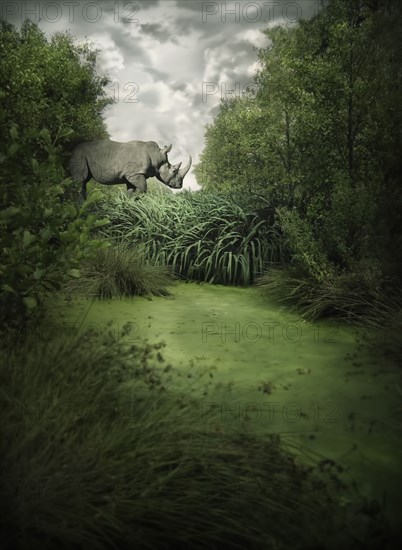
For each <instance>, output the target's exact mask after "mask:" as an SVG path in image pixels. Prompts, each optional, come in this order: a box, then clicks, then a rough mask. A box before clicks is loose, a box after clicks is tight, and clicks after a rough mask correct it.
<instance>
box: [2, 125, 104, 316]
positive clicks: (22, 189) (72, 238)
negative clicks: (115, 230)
mask: <svg viewBox="0 0 402 550" xmlns="http://www.w3.org/2000/svg"><path fill="white" fill-rule="evenodd" d="M69 132H70V129H69V128H64V127H61V128H60V130H59V132H58V139H60V138H61V137H62V136H64V135H66V134H68V133H69ZM8 138H9V143H8V146H7V148H6V150H5V152H4V153H2V154H1V157H0V163H1V167H2V170H1V175H0V184H1V195H2V204H3V208H2V210H1V211H0V247H1V249H2V258H1V264H0V274H1V294H0V310H1V312H2V313H1V317H0V325H1V324H5V323H16V324H21V323H22V324H23V323H24V322H25V321H24V320H26V319H27V317H28V316H29V315H30V314H31V313H34V312H35V311H37V312H39V311H40V308H39V307H38V306H41V305H42V304H43V303H44V299H45V297H46V295H47V293H48V292H50V291H52V290H54V289H59V288H60V287H61V285H62V284H63V282H66V281H68V280H69V279H70V278H71V277H76V276H78V271H77V268H78V267H79V264H80V262H81V260H82V259H83V258H85V257H87V256H88V255H90V254H91V253H92V252H93V251H94V250H96V249H97V248H99V247H102V246H104V245H103V243H101V242H100V241H98V240H96V239H94V238H93V232H94V230H95V229H96V228H98V227H100V226H102V225H105V224H106V223H107V222H108V221H107V219H98V217H97V216H95V215H93V214H88V213H87V208H88V206H89V205H90V204H91V203H92V202H93V201H95V200H96V199H97V194H96V193H92V195H91V196H90V197H89V198H88V200H87V201H86V203H85V204H84V205H83V206H82V207H80V208H77V207H76V206H75V205H74V204H72V203H69V202H66V201H63V195H64V192H65V190H66V189H68V188H69V187H71V185H72V182H71V180H70V179H68V178H67V179H64V171H63V167H62V162H61V159H60V154H61V151H62V148H61V146H60V145H58V144H57V140H56V138H55V139H52V137H51V135H50V132H49V130H48V129H46V128H43V129H42V130H41V131H40V132H39V131H38V132H36V131H32V132H27V133H23V134H20V130H19V129H18V127H17V126H16V125H12V126H11V127H10V128H9V132H8ZM39 153H40V154H42V155H43V157H44V158H45V157H46V159H45V160H43V161H38V159H37V156H38V154H39ZM22 159H23V160H25V161H28V160H29V162H30V170H29V171H27V170H26V169H25V167H24V163H23V162H21V160H22Z"/></svg>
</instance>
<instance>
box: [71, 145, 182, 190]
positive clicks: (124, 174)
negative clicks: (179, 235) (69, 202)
mask: <svg viewBox="0 0 402 550" xmlns="http://www.w3.org/2000/svg"><path fill="white" fill-rule="evenodd" d="M171 149H172V145H165V147H163V148H160V147H159V146H158V144H157V143H155V142H154V141H128V142H126V143H118V142H117V141H111V140H110V139H100V140H96V141H88V142H85V143H80V144H79V145H77V147H76V148H75V149H74V151H73V154H72V155H71V158H70V162H69V169H70V173H71V176H72V177H73V179H74V180H77V181H79V182H80V183H81V185H82V187H81V194H82V198H83V199H84V200H85V199H86V195H87V189H86V186H87V183H88V181H89V180H90V179H91V178H93V179H94V180H95V181H97V182H98V183H102V184H104V185H114V184H118V183H125V184H126V186H127V192H128V193H129V194H131V193H133V192H134V191H136V193H139V194H142V193H145V192H146V190H147V183H146V180H147V178H150V177H152V176H155V177H156V178H157V179H158V180H159V181H161V182H162V183H164V184H165V185H167V186H168V187H171V188H172V189H181V188H182V186H183V179H184V176H185V175H186V174H187V172H188V171H189V170H190V167H191V161H192V159H191V155H189V160H188V163H187V165H186V166H185V168H181V169H180V167H181V164H182V163H181V162H179V163H178V164H176V165H172V164H170V162H169V160H168V157H167V154H168V153H169V151H170V150H171Z"/></svg>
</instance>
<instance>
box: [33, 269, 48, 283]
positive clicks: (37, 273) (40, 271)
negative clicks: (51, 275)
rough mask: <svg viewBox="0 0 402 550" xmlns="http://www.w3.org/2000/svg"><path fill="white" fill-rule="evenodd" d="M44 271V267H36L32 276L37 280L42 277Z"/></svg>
mask: <svg viewBox="0 0 402 550" xmlns="http://www.w3.org/2000/svg"><path fill="white" fill-rule="evenodd" d="M45 273H46V269H39V268H38V267H37V268H36V269H35V271H34V272H33V276H34V277H35V279H36V280H39V279H41V278H42V277H43V275H44V274H45Z"/></svg>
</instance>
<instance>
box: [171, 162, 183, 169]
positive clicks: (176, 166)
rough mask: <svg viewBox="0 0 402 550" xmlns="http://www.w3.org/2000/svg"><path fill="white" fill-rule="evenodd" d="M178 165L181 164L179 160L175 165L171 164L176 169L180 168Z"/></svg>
mask: <svg viewBox="0 0 402 550" xmlns="http://www.w3.org/2000/svg"><path fill="white" fill-rule="evenodd" d="M180 166H181V162H179V163H178V164H175V165H174V166H173V168H174V169H175V170H178V169H179V168H180Z"/></svg>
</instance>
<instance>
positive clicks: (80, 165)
mask: <svg viewBox="0 0 402 550" xmlns="http://www.w3.org/2000/svg"><path fill="white" fill-rule="evenodd" d="M69 167H70V173H71V176H72V178H73V179H74V180H76V181H79V182H81V199H82V201H84V200H85V199H86V198H87V183H88V182H89V180H90V179H91V173H90V170H89V167H88V163H87V159H86V157H85V154H84V153H83V152H82V151H81V150H80V149H77V150H75V151H74V152H73V154H72V156H71V159H70V162H69Z"/></svg>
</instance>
